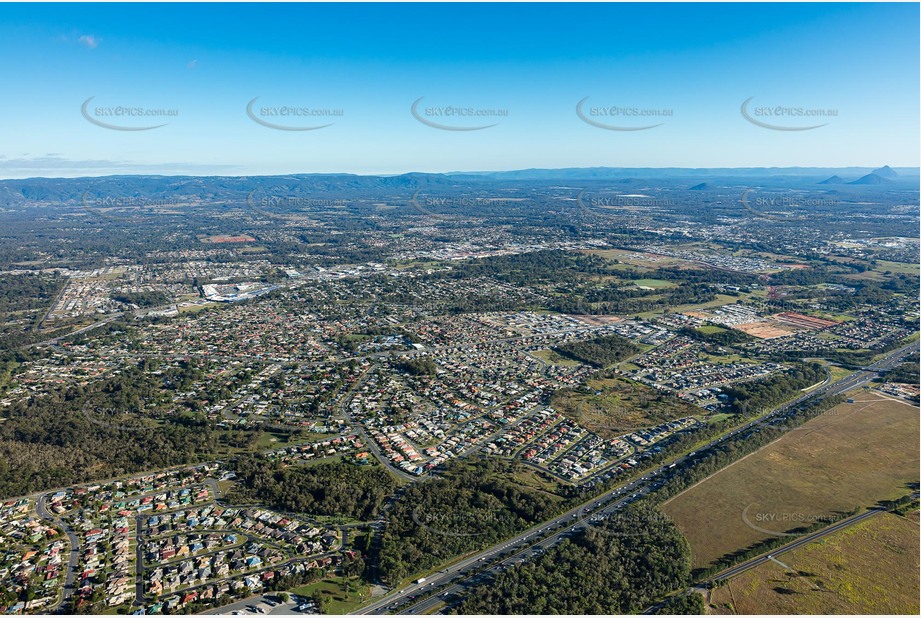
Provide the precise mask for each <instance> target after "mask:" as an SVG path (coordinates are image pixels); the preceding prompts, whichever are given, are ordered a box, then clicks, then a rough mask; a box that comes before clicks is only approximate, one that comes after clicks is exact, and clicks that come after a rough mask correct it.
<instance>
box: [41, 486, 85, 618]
mask: <svg viewBox="0 0 921 618" xmlns="http://www.w3.org/2000/svg"><path fill="white" fill-rule="evenodd" d="M52 493H54V492H48V493H44V494H42V495H40V496H39V497H38V499H36V501H35V512H36V513H37V514H38V516H39V517H41V518H42V519H45V520H47V521H50V522H52V523H53V524H54V525H55V526H57V527H59V528H61V529H62V530H64V534H66V535H67V540H68V542H69V543H70V558H69V559H68V561H67V569H66V570H65V571H64V591H63V594H62V596H61V601H60V603H58V604H57V605H55V606H54V607H51V608H49V609H51V610H55V609H57V608H59V607H61V606H66V605H67V601H69V600H70V597H72V596H73V594H74V580H75V579H76V577H77V561H78V560H79V558H80V539H78V538H77V535H76V534H75V533H74V531H73V529H71V527H70V526H68V525H67V524H65V523H64V522H63V521H62V520H61V518H59V517H58V516H56V515H53V514H52V513H50V512H49V511H48V509H47V508H46V507H45V502H46V500H47V499H48V496H49V495H50V494H52Z"/></svg>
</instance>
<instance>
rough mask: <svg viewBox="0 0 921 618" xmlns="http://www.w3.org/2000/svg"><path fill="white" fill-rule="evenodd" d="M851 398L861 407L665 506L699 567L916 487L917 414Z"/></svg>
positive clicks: (834, 413) (886, 402)
mask: <svg viewBox="0 0 921 618" xmlns="http://www.w3.org/2000/svg"><path fill="white" fill-rule="evenodd" d="M851 396H852V397H853V398H854V400H855V403H853V404H841V405H840V406H837V407H835V408H833V409H831V410H829V411H828V412H826V413H825V414H823V415H821V416H819V417H817V418H814V419H812V420H811V421H809V422H808V423H805V424H804V425H802V426H800V427H799V428H797V429H795V430H793V431H790V432H788V433H786V434H784V435H783V436H782V437H781V438H780V439H779V440H777V441H776V442H774V443H772V444H770V445H768V446H767V447H765V448H763V449H761V450H760V451H758V452H756V453H754V454H752V455H750V456H748V457H745V458H744V459H741V460H739V461H738V462H736V463H735V464H733V465H731V466H729V467H727V468H724V469H723V470H721V471H719V472H717V473H716V474H714V475H713V476H711V477H709V478H707V479H705V480H704V481H702V482H700V483H698V484H697V485H695V486H694V487H691V488H689V489H688V490H686V491H685V492H683V493H681V494H679V495H677V496H675V497H674V498H672V499H671V500H670V501H668V502H667V503H665V505H664V507H663V508H664V510H665V512H666V513H668V514H669V515H670V516H671V517H672V518H673V519H674V520H675V523H676V524H677V525H678V527H679V528H680V529H681V530H682V532H684V534H685V536H686V537H687V539H688V541H689V542H690V544H691V551H692V554H693V566H694V567H695V568H696V567H703V566H707V565H708V564H710V563H711V562H713V561H714V560H716V559H717V558H720V557H721V556H723V555H726V554H731V553H733V552H735V551H737V550H739V549H744V548H746V547H749V546H750V545H752V544H754V543H757V542H759V541H762V540H765V539H768V538H772V537H773V536H783V535H784V533H789V531H791V530H794V529H796V528H798V527H801V526H804V525H810V524H812V523H815V522H817V521H827V520H829V519H834V518H836V517H838V516H840V515H841V514H842V513H845V512H848V511H850V510H852V509H855V508H862V507H867V506H872V505H874V504H875V503H876V502H877V501H879V500H885V499H894V498H898V497H900V496H903V495H905V494H906V493H908V489H907V484H908V483H912V482H914V483H916V482H918V478H919V457H918V449H919V444H918V431H919V421H918V408H917V407H916V406H912V405H909V404H907V403H905V402H900V401H894V400H890V399H885V398H883V397H880V396H878V395H875V394H872V393H868V392H858V393H853V394H852V395H851ZM765 531H766V532H765ZM789 538H790V539H791V540H792V539H793V538H794V537H789Z"/></svg>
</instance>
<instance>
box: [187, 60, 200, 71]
mask: <svg viewBox="0 0 921 618" xmlns="http://www.w3.org/2000/svg"><path fill="white" fill-rule="evenodd" d="M186 66H187V67H188V68H190V69H194V68H195V67H197V66H198V60H190V61H189V64H187V65H186Z"/></svg>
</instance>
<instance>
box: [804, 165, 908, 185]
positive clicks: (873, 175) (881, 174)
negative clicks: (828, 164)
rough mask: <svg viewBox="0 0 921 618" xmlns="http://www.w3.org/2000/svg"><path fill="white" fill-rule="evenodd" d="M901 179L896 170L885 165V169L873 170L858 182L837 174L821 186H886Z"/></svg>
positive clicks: (821, 183) (822, 182)
mask: <svg viewBox="0 0 921 618" xmlns="http://www.w3.org/2000/svg"><path fill="white" fill-rule="evenodd" d="M899 177H900V176H899V174H898V173H897V172H896V171H895V170H894V169H892V168H891V167H889V166H888V165H884V166H883V167H880V168H878V169H875V170H873V171H872V172H870V173H869V174H865V175H863V176H861V177H860V178H858V179H857V180H852V181H850V182H848V181H847V180H845V179H843V178H841V176H838V175H837V174H836V175H834V176H832V177H831V178H826V179H825V180H823V181H821V182H820V183H819V184H820V185H844V184H847V185H884V184H887V183H889V182H891V181H892V180H894V179H896V178H899Z"/></svg>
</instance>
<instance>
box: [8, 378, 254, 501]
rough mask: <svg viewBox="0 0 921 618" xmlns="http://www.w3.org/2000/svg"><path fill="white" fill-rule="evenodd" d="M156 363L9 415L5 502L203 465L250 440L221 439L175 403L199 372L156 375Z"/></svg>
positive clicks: (30, 401) (28, 403) (26, 403)
mask: <svg viewBox="0 0 921 618" xmlns="http://www.w3.org/2000/svg"><path fill="white" fill-rule="evenodd" d="M151 362H152V361H150V360H143V361H141V362H140V363H139V364H138V365H137V366H133V367H126V368H124V369H123V370H122V371H121V372H120V373H112V374H110V375H109V376H107V377H106V378H105V379H103V380H100V381H98V382H95V383H93V384H90V385H73V386H69V387H67V388H64V389H62V390H59V391H54V392H51V393H49V394H46V395H42V396H35V397H29V398H25V399H20V400H18V401H15V402H13V403H12V404H11V405H10V406H8V407H6V408H4V409H3V410H2V413H0V418H2V419H3V420H2V422H0V496H11V495H20V494H25V493H29V492H32V491H37V490H40V489H47V488H50V487H59V486H63V485H71V484H73V483H77V482H81V481H86V480H90V479H92V478H102V477H107V476H116V475H119V474H126V473H131V472H136V471H138V470H145V469H157V468H164V467H169V466H175V465H181V464H185V463H192V462H196V461H202V460H204V459H207V458H210V457H212V456H213V455H214V452H215V447H218V446H221V445H222V444H223V445H226V444H227V443H228V440H234V441H235V442H236V443H238V444H240V443H241V442H240V441H239V440H236V437H234V436H232V434H235V436H244V437H251V434H249V433H248V432H230V433H227V432H222V433H220V434H219V436H216V435H215V432H214V430H213V427H212V426H211V424H210V423H209V422H208V421H207V420H206V419H204V417H203V416H201V415H200V414H197V413H196V412H195V411H194V409H193V408H189V407H187V406H185V405H184V404H183V403H182V402H179V403H177V402H174V401H173V399H174V397H175V394H176V392H178V391H181V390H183V389H185V388H187V387H188V385H189V384H190V383H191V382H192V381H193V380H195V379H198V378H199V377H200V369H199V368H198V367H196V366H195V365H193V364H191V363H186V362H180V363H178V364H177V365H176V366H168V367H164V368H161V367H160V366H159V365H158V366H157V369H158V371H157V373H156V374H154V373H148V372H147V370H148V369H150V367H146V366H145V365H147V364H149V363H151ZM193 403H194V402H193ZM247 442H248V439H246V438H245V439H244V440H243V441H242V444H244V445H245V444H246V443H247Z"/></svg>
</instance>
